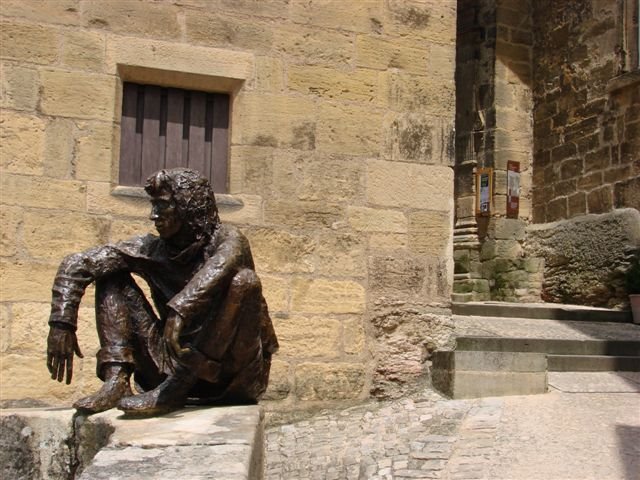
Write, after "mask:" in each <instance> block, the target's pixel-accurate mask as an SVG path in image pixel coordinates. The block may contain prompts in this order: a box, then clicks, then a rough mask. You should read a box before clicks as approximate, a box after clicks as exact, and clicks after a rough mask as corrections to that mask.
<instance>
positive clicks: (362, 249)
mask: <svg viewBox="0 0 640 480" xmlns="http://www.w3.org/2000/svg"><path fill="white" fill-rule="evenodd" d="M315 258H316V268H315V272H316V273H318V274H320V275H328V276H332V277H342V276H345V277H364V276H365V275H366V272H367V262H366V241H365V239H364V238H362V236H361V235H354V234H351V233H334V232H331V233H327V234H324V235H321V236H320V238H319V240H318V248H317V249H316V257H315Z"/></svg>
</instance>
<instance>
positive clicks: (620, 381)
mask: <svg viewBox="0 0 640 480" xmlns="http://www.w3.org/2000/svg"><path fill="white" fill-rule="evenodd" d="M548 377H549V386H551V387H553V388H555V389H557V390H560V391H561V392H566V393H633V392H636V393H640V372H549V375H548ZM638 410H640V404H639V405H638Z"/></svg>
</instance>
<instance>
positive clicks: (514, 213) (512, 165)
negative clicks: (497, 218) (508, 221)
mask: <svg viewBox="0 0 640 480" xmlns="http://www.w3.org/2000/svg"><path fill="white" fill-rule="evenodd" d="M519 212H520V162H514V161H511V160H509V161H508V162H507V218H518V213H519Z"/></svg>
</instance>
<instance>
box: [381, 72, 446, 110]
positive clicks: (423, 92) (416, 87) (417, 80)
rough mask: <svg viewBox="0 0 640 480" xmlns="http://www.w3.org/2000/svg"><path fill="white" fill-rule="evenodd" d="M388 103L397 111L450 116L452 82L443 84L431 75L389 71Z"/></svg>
mask: <svg viewBox="0 0 640 480" xmlns="http://www.w3.org/2000/svg"><path fill="white" fill-rule="evenodd" d="M389 104H390V107H391V109H393V110H395V111H398V112H424V111H428V112H429V114H430V115H444V116H450V115H451V113H452V112H453V110H454V105H455V88H454V85H453V84H449V83H445V84H443V83H442V82H440V81H439V80H436V79H435V78H433V77H432V76H423V75H412V74H409V73H406V72H403V71H394V72H391V73H390V81H389Z"/></svg>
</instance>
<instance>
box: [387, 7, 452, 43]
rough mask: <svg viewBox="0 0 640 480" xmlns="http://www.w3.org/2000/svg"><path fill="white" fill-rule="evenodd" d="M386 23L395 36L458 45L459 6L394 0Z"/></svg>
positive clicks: (388, 10) (390, 32) (389, 31)
mask: <svg viewBox="0 0 640 480" xmlns="http://www.w3.org/2000/svg"><path fill="white" fill-rule="evenodd" d="M383 22H384V26H385V32H387V33H388V34H391V35H397V36H402V37H413V38H415V39H416V40H431V41H434V42H438V43H442V44H449V45H454V43H455V41H456V2H454V1H452V0H426V1H422V0H420V1H415V0H411V1H407V0H391V1H390V2H389V3H388V9H387V11H386V12H385V17H384V19H383Z"/></svg>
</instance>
